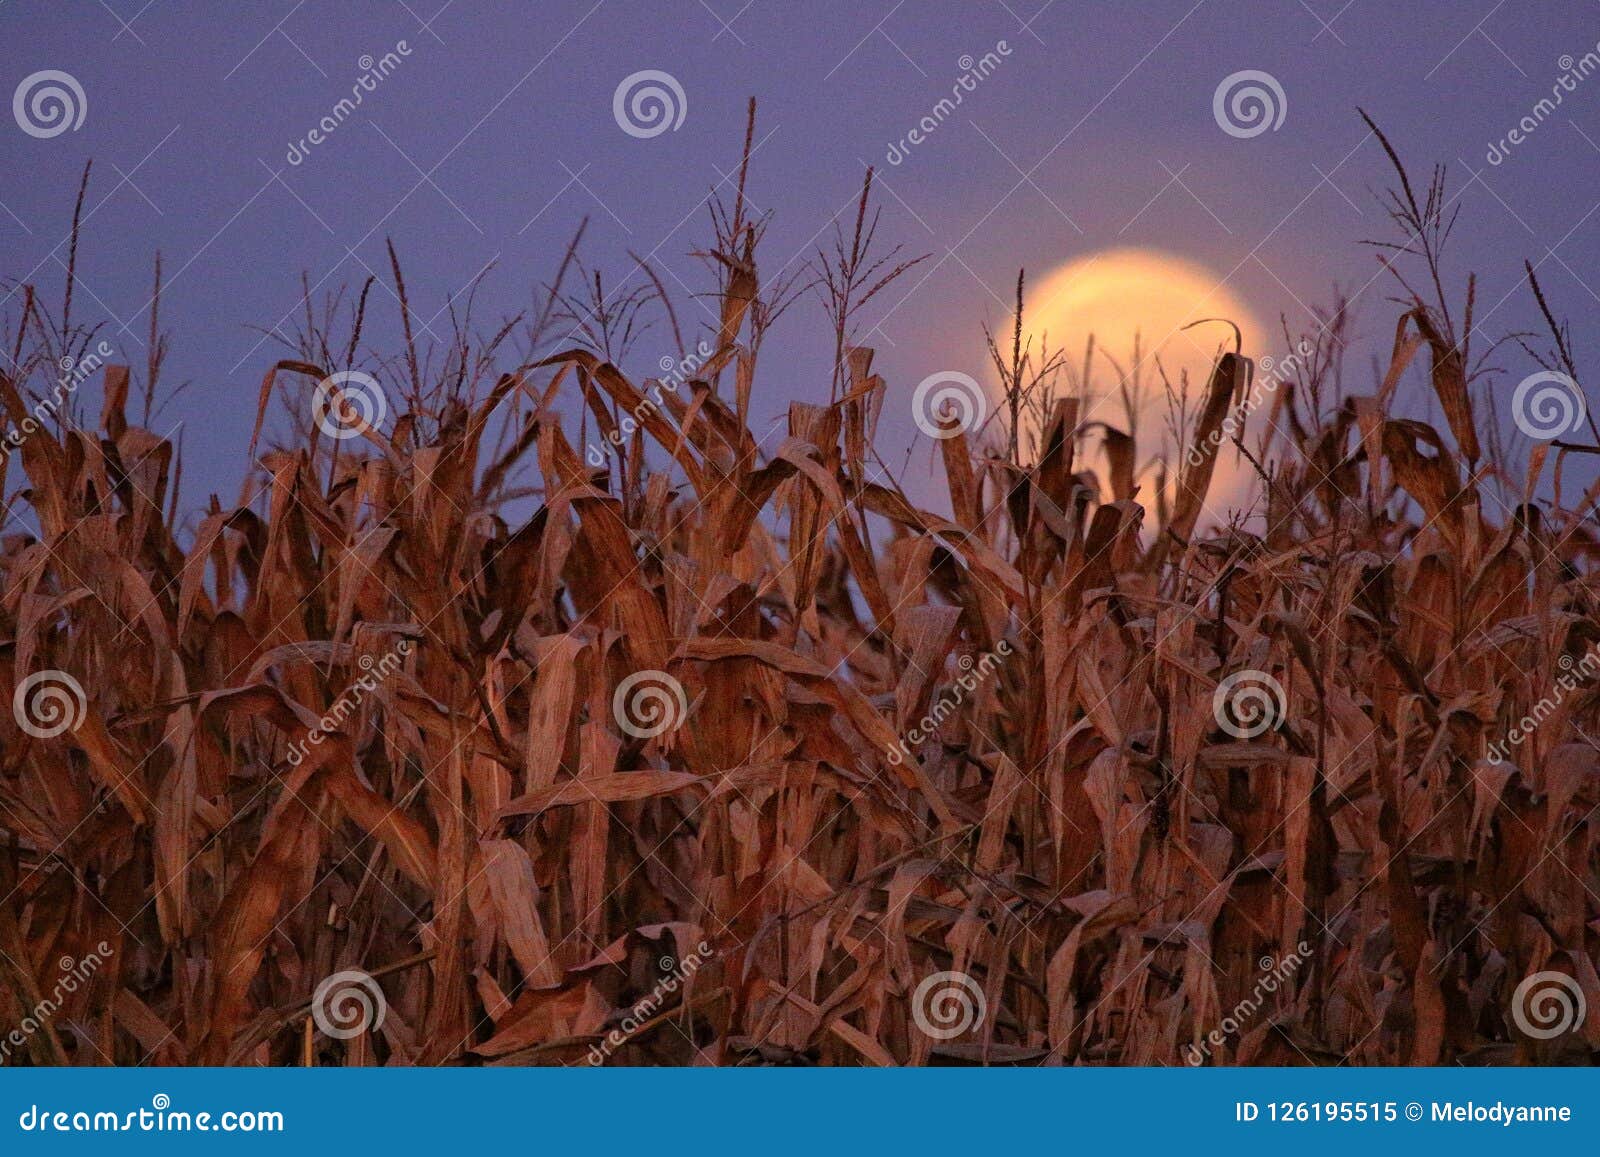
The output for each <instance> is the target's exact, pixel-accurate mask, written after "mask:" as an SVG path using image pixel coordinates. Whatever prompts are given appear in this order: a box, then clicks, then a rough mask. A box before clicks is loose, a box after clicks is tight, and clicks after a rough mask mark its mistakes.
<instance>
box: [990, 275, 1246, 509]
mask: <svg viewBox="0 0 1600 1157" xmlns="http://www.w3.org/2000/svg"><path fill="white" fill-rule="evenodd" d="M1221 282H1222V278H1221V277H1219V276H1217V275H1216V274H1214V273H1212V272H1210V271H1208V270H1206V269H1205V268H1203V267H1202V266H1200V265H1197V264H1195V263H1194V262H1192V261H1188V260H1185V259H1184V258H1181V257H1175V256H1173V255H1171V254H1169V253H1163V252H1160V251H1158V250H1153V249H1110V250H1105V251H1103V252H1100V253H1094V254H1090V255H1089V256H1086V257H1082V258H1079V259H1077V260H1075V261H1072V262H1069V263H1068V264H1066V265H1063V266H1061V267H1059V268H1057V269H1055V270H1053V271H1052V272H1050V273H1049V274H1047V275H1045V276H1044V277H1043V278H1042V279H1040V280H1039V281H1037V282H1035V283H1033V284H1032V285H1030V286H1029V287H1028V288H1027V292H1026V294H1025V297H1024V302H1023V338H1024V341H1030V340H1031V342H1032V349H1033V357H1034V364H1035V365H1036V366H1037V364H1038V359H1039V349H1040V345H1041V341H1042V342H1045V343H1047V344H1048V346H1049V349H1050V350H1051V351H1057V350H1059V351H1060V352H1061V354H1062V355H1063V357H1064V359H1065V368H1064V370H1063V374H1062V377H1063V380H1062V382H1061V384H1060V385H1059V386H1058V387H1057V389H1056V396H1057V397H1061V396H1074V395H1075V396H1078V397H1079V398H1081V399H1082V402H1081V406H1080V409H1079V421H1080V422H1089V423H1093V422H1103V423H1105V424H1106V425H1107V426H1111V427H1113V428H1115V429H1117V430H1121V431H1123V432H1124V433H1129V434H1132V435H1133V436H1134V437H1135V439H1136V450H1137V462H1136V467H1135V468H1136V470H1137V472H1138V473H1137V481H1138V483H1139V486H1140V491H1139V494H1138V496H1137V497H1138V500H1139V501H1140V502H1142V503H1143V504H1144V505H1145V507H1146V508H1147V509H1149V508H1150V507H1151V506H1152V505H1153V503H1154V500H1155V494H1154V487H1155V484H1156V478H1157V477H1159V476H1160V473H1161V470H1160V465H1161V464H1162V463H1164V464H1165V467H1166V471H1165V472H1166V477H1167V485H1166V489H1167V491H1168V493H1169V496H1170V493H1171V490H1172V486H1173V484H1174V482H1175V481H1176V477H1177V473H1178V470H1179V468H1180V466H1181V459H1182V454H1183V451H1184V450H1185V449H1186V447H1180V446H1178V445H1177V438H1176V431H1175V429H1174V426H1175V424H1176V421H1177V406H1178V402H1177V399H1178V398H1180V397H1183V396H1185V395H1186V396H1187V408H1188V412H1189V421H1190V423H1191V424H1192V422H1193V419H1194V416H1195V415H1196V414H1197V412H1198V410H1199V408H1200V406H1201V404H1202V403H1203V401H1204V398H1205V393H1206V386H1207V383H1208V382H1209V381H1210V377H1211V369H1212V366H1213V365H1214V364H1215V362H1216V359H1217V355H1218V354H1219V353H1220V352H1222V351H1223V350H1225V349H1232V348H1233V331H1232V330H1231V329H1229V328H1228V327H1227V326H1226V325H1221V324H1204V325H1198V326H1194V327H1193V328H1190V329H1185V327H1186V326H1190V325H1191V324H1192V323H1194V322H1197V321H1202V320H1203V319H1205V318H1225V319H1227V320H1228V321H1231V322H1233V323H1234V324H1235V325H1237V326H1238V327H1239V330H1240V332H1241V333H1242V334H1243V340H1244V347H1243V351H1244V352H1245V353H1246V354H1249V353H1250V352H1251V350H1252V348H1253V346H1255V345H1258V344H1259V343H1260V342H1261V341H1262V340H1263V338H1264V337H1265V331H1264V329H1263V327H1262V325H1261V323H1260V322H1258V321H1257V320H1256V318H1255V316H1254V315H1253V314H1252V313H1251V311H1250V308H1249V307H1248V306H1247V305H1246V304H1245V303H1244V301H1243V300H1242V299H1241V298H1240V297H1239V296H1238V295H1236V294H1235V293H1233V292H1231V291H1230V290H1229V289H1228V287H1227V286H1226V285H1223V284H1222V283H1221ZM1009 334H1010V330H1009V328H1008V330H1007V331H1006V336H1008V337H1009ZM1091 336H1092V337H1093V339H1094V345H1093V349H1094V354H1093V357H1092V358H1091V359H1090V361H1089V364H1088V375H1087V379H1085V375H1084V358H1085V352H1086V350H1087V349H1088V348H1089V347H1088V343H1089V339H1090V338H1091ZM1169 387H1170V389H1169ZM1102 445H1103V439H1102V438H1100V437H1091V438H1090V440H1089V449H1090V454H1089V461H1088V462H1086V463H1084V464H1083V466H1080V467H1079V468H1080V469H1082V468H1084V467H1087V468H1090V469H1093V470H1095V472H1096V473H1097V474H1098V475H1099V477H1100V479H1101V483H1102V487H1104V486H1105V478H1106V475H1105V473H1104V457H1103V454H1102V453H1101V451H1100V447H1101V446H1102ZM1233 457H1234V455H1232V454H1225V455H1223V456H1222V458H1221V459H1219V461H1218V463H1217V467H1218V469H1217V476H1216V477H1215V479H1214V481H1213V484H1212V488H1211V496H1210V497H1209V498H1208V499H1207V505H1208V506H1210V507H1212V508H1213V511H1218V509H1219V503H1231V502H1233V501H1234V500H1236V499H1237V498H1238V497H1239V496H1240V492H1241V491H1242V489H1243V483H1245V482H1246V481H1247V480H1246V479H1244V478H1243V477H1242V475H1241V474H1240V472H1239V471H1238V470H1237V468H1236V466H1235V464H1234V463H1233V461H1232V459H1233ZM1107 497H1109V494H1107ZM1147 526H1148V522H1147Z"/></svg>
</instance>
